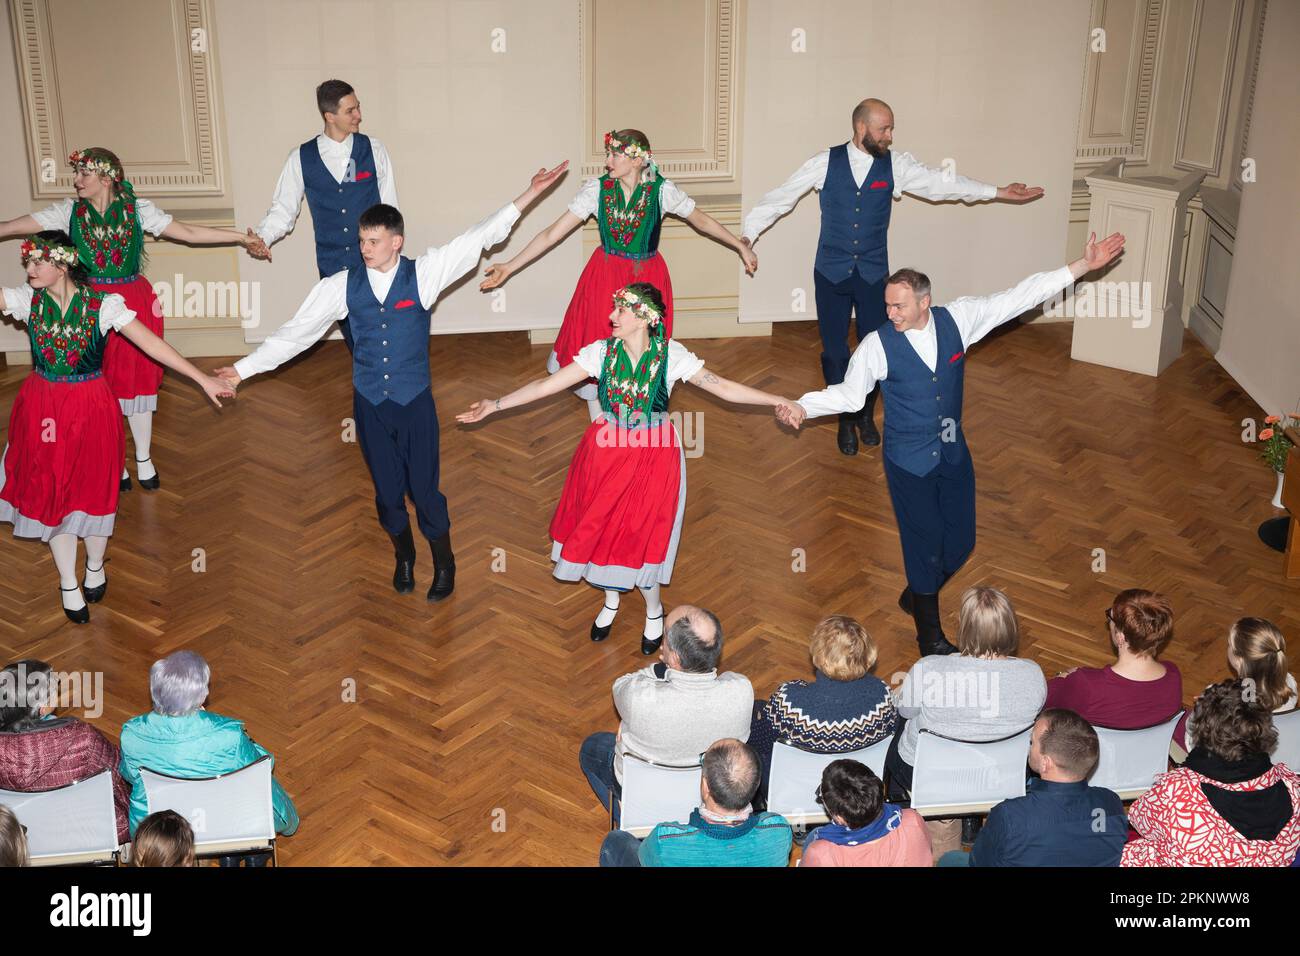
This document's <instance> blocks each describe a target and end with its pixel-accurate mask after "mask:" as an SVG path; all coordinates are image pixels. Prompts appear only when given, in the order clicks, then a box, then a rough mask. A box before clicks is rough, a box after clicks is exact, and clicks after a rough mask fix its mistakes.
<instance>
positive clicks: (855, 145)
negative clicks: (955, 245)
mask: <svg viewBox="0 0 1300 956" xmlns="http://www.w3.org/2000/svg"><path fill="white" fill-rule="evenodd" d="M893 141H894V113H893V110H891V109H890V108H889V106H888V104H886V103H884V102H883V101H881V100H877V99H865V100H863V101H862V102H861V103H859V104H858V105H857V107H855V108H854V110H853V139H852V140H851V141H849V142H847V143H841V144H840V145H839V146H832V147H830V149H825V150H822V151H821V152H820V153H818V154H817V155H816V156H814V157H812V158H811V159H810V160H808V161H807V162H806V163H804V164H803V165H802V166H800V167H799V168H798V169H797V170H795V172H794V174H793V175H792V176H791V177H790V178H789V179H787V180H786V181H785V182H784V183H782V184H781V185H780V186H778V187H777V188H776V189H774V190H772V191H771V192H769V193H768V194H767V195H765V196H764V197H763V198H762V199H760V200H759V202H758V205H757V206H755V207H754V208H753V209H751V210H750V211H749V215H748V216H746V217H745V224H744V229H743V230H742V233H741V236H742V240H743V241H745V242H747V243H749V244H751V245H752V244H753V243H754V242H755V241H757V239H758V237H759V236H760V235H761V234H762V233H763V232H764V230H766V229H767V228H768V227H769V226H770V225H772V223H774V222H776V221H777V220H778V219H780V218H781V217H782V216H784V215H785V214H786V213H788V212H789V211H790V210H791V209H793V208H794V207H795V204H796V203H797V202H799V200H800V199H801V198H802V197H803V195H804V194H805V193H806V192H808V190H809V189H810V188H811V189H816V190H818V192H819V194H820V196H819V198H820V200H821V213H822V217H821V234H820V236H819V238H818V240H817V258H816V259H815V260H814V264H813V289H814V293H815V297H816V302H817V328H818V331H819V332H820V333H821V339H822V375H823V376H824V377H825V380H826V384H827V385H837V384H839V383H840V382H842V381H844V370H845V369H846V368H847V367H848V364H849V346H848V334H849V315H850V313H851V312H852V313H853V314H854V315H856V317H857V333H858V342H859V343H861V342H863V341H864V340H865V339H866V337H867V336H868V335H870V334H871V333H872V332H874V331H875V330H876V329H878V328H880V327H881V325H883V324H884V322H885V297H884V291H885V277H886V276H887V275H889V236H888V233H889V217H890V212H891V209H892V207H893V200H894V199H895V198H896V197H897V198H901V197H902V195H903V193H911V194H913V195H915V196H920V197H922V198H924V199H932V200H955V199H960V200H964V201H967V202H979V201H983V200H989V199H1002V200H1006V201H1009V202H1018V203H1019V202H1027V201H1028V200H1031V199H1036V198H1037V197H1039V196H1041V195H1042V194H1043V190H1042V187H1040V186H1034V187H1032V188H1029V187H1026V186H1025V184H1024V183H1011V184H1010V185H1008V186H1002V187H998V186H994V185H992V184H990V183H982V182H979V181H978V180H974V179H967V178H966V177H965V176H956V175H953V174H952V173H951V172H949V171H947V170H943V169H934V168H932V167H929V166H924V165H922V164H921V163H920V162H919V161H918V160H917V159H916V158H915V157H913V156H912V154H911V153H895V152H892V151H891V150H890V148H889V147H890V145H891V144H892V143H893ZM876 394H877V393H876V392H874V391H873V392H870V393H869V394H868V395H867V396H866V398H865V401H864V402H863V404H862V406H861V407H860V408H855V409H850V410H848V411H846V412H844V413H843V414H842V415H840V421H839V429H838V431H837V433H836V444H837V445H838V447H839V450H840V451H841V452H842V453H843V454H845V455H856V454H857V453H858V436H857V434H855V433H854V428H855V427H856V428H857V432H858V434H861V436H862V442H863V444H866V445H879V444H880V433H879V432H878V431H876V424H875V421H874V415H875V409H876Z"/></svg>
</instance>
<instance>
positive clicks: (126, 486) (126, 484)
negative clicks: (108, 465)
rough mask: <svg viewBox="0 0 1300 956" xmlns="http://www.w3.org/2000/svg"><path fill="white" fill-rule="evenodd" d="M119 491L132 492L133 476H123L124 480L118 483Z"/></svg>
mask: <svg viewBox="0 0 1300 956" xmlns="http://www.w3.org/2000/svg"><path fill="white" fill-rule="evenodd" d="M117 490H118V491H130V490H131V476H130V475H123V476H122V480H121V481H120V482H118V484H117Z"/></svg>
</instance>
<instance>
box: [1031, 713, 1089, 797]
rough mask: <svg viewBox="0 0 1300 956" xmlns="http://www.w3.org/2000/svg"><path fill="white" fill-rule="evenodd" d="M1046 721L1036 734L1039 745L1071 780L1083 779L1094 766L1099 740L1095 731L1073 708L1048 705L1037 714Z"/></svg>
mask: <svg viewBox="0 0 1300 956" xmlns="http://www.w3.org/2000/svg"><path fill="white" fill-rule="evenodd" d="M1038 719H1039V720H1043V721H1046V722H1047V723H1046V726H1045V727H1044V728H1043V733H1042V735H1041V736H1040V737H1039V738H1038V749H1039V750H1041V751H1042V752H1043V754H1044V755H1046V756H1048V757H1051V758H1052V761H1053V762H1054V763H1055V764H1056V765H1057V766H1058V767H1060V768H1061V772H1062V773H1064V774H1066V775H1068V776H1069V777H1070V778H1071V779H1072V780H1084V779H1086V778H1087V776H1088V774H1090V773H1092V768H1093V767H1095V766H1097V756H1098V754H1099V753H1100V744H1098V742H1097V731H1095V730H1093V729H1092V724H1090V723H1088V722H1087V721H1086V720H1084V719H1083V718H1082V717H1080V716H1079V715H1078V714H1076V713H1075V712H1074V711H1072V710H1066V709H1065V708H1063V707H1050V708H1048V709H1047V710H1045V711H1043V712H1042V713H1041V714H1039V715H1038Z"/></svg>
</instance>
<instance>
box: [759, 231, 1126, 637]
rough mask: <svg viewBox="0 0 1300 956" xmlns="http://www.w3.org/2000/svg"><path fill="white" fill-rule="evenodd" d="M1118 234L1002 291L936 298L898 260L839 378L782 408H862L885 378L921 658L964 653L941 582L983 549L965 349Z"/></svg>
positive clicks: (889, 472)
mask: <svg viewBox="0 0 1300 956" xmlns="http://www.w3.org/2000/svg"><path fill="white" fill-rule="evenodd" d="M1123 248H1124V237H1123V236H1122V235H1120V234H1119V233H1115V234H1114V235H1112V236H1110V237H1108V238H1106V239H1104V240H1103V241H1101V242H1097V237H1096V235H1095V234H1094V235H1092V236H1090V237H1089V239H1088V244H1087V247H1086V248H1085V249H1084V254H1083V256H1082V257H1081V258H1079V259H1076V260H1075V261H1074V262H1071V263H1070V264H1069V265H1068V266H1062V267H1061V268H1059V269H1056V270H1054V271H1052V272H1040V273H1037V274H1035V275H1032V276H1030V277H1029V278H1027V279H1025V280H1024V281H1022V282H1021V283H1020V284H1018V285H1017V286H1015V287H1014V288H1012V289H1008V290H1007V291H1005V292H999V293H997V294H996V295H990V296H981V297H977V296H967V297H963V298H960V299H955V300H954V301H952V302H950V303H949V304H948V305H947V306H931V304H930V280H929V278H928V277H926V276H925V275H924V274H923V273H920V272H917V271H916V270H915V269H900V270H898V271H897V272H895V273H894V274H893V275H891V276H890V277H889V278H888V280H886V283H885V308H886V311H887V312H888V315H889V321H888V322H886V323H885V324H884V325H882V326H881V327H880V328H879V329H878V330H877V331H875V332H872V333H871V334H870V335H868V336H867V337H866V338H865V339H864V340H863V341H862V342H860V343H859V344H858V347H857V349H855V350H854V352H853V358H852V359H851V360H850V361H849V367H848V371H847V372H846V374H845V378H844V381H843V382H840V383H838V384H835V385H831V386H829V387H828V388H825V389H823V390H822V391H820V392H809V393H808V394H806V395H804V396H803V397H802V398H800V399H799V402H798V404H797V405H796V406H794V408H793V409H791V408H778V409H777V416H778V417H779V418H780V419H781V420H782V421H783V422H785V423H786V424H788V425H791V426H793V427H795V428H798V427H799V425H800V424H801V423H802V422H803V420H804V418H805V417H812V416H817V415H829V414H831V413H833V412H844V411H850V410H852V409H856V408H860V407H861V406H862V402H863V400H864V399H865V397H866V396H867V394H868V393H870V392H871V390H872V389H873V388H875V387H876V383H877V382H879V383H880V386H881V388H882V389H883V390H884V393H885V447H884V466H885V479H886V480H887V482H888V483H889V495H890V498H891V500H892V501H893V504H894V516H895V518H896V520H897V521H898V533H899V538H900V539H901V543H902V546H903V565H904V568H905V569H906V572H907V587H906V588H904V590H903V593H902V595H900V596H899V599H898V603H899V606H900V607H902V608H903V610H904V611H907V612H908V613H910V614H911V615H912V617H913V620H914V621H915V623H916V635H917V637H916V640H917V644H918V645H919V647H920V649H921V654H922V656H925V655H928V654H951V653H953V652H955V651H956V648H955V647H953V645H952V644H950V643H948V641H947V639H946V638H945V636H944V633H943V624H942V618H941V617H940V615H939V590H940V588H942V587H943V586H944V584H945V583H946V582H947V581H948V579H949V578H951V577H952V576H953V575H954V574H955V573H956V572H957V570H958V569H959V568H960V567H961V566H962V565H963V564H964V563H965V562H966V559H967V558H968V557H969V556H970V553H971V551H972V550H974V548H975V469H974V466H973V465H972V464H971V457H970V453H969V451H968V450H967V448H966V437H965V434H964V433H963V432H962V427H961V419H962V389H963V381H964V376H965V368H966V361H965V357H966V350H967V349H968V348H970V346H972V345H974V344H975V343H976V342H978V341H979V340H980V339H982V338H983V337H984V336H986V335H987V334H988V333H989V332H991V331H992V330H993V329H994V328H995V327H997V326H999V325H1001V324H1002V323H1003V322H1006V321H1007V320H1008V319H1011V318H1014V317H1015V316H1017V315H1020V314H1021V313H1022V312H1025V311H1026V310H1028V309H1031V308H1033V307H1034V306H1035V305H1038V304H1039V303H1040V302H1043V301H1045V300H1047V299H1049V298H1051V297H1052V296H1053V295H1055V294H1056V293H1058V292H1060V291H1061V290H1062V289H1064V288H1066V287H1067V286H1068V285H1070V283H1072V282H1073V281H1075V280H1076V279H1079V278H1082V277H1083V276H1084V275H1086V274H1087V273H1089V272H1094V271H1096V270H1098V269H1101V268H1102V267H1104V266H1106V265H1107V264H1109V263H1110V262H1111V261H1112V260H1113V259H1114V258H1115V257H1116V256H1118V255H1119V254H1120V252H1121V251H1122V250H1123Z"/></svg>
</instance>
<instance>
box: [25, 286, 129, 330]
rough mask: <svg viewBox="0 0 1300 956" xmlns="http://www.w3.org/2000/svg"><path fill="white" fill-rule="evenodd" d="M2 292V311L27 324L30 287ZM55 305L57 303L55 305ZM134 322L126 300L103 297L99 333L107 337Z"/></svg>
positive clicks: (116, 297) (30, 298) (117, 296)
mask: <svg viewBox="0 0 1300 956" xmlns="http://www.w3.org/2000/svg"><path fill="white" fill-rule="evenodd" d="M3 292H4V311H5V312H8V313H9V314H10V315H12V316H13V317H14V319H15V320H16V321H18V322H22V323H23V324H24V325H26V324H27V320H28V319H30V318H31V315H32V287H31V286H29V285H28V284H27V283H26V282H24V283H23V284H22V285H20V286H17V287H15V288H12V289H11V288H6V289H4V290H3ZM56 304H57V303H56ZM134 320H135V313H134V312H132V311H131V310H130V309H128V308H127V307H126V300H125V299H123V298H122V297H121V296H120V295H118V294H117V293H116V292H110V293H109V294H108V295H106V296H104V301H103V302H102V303H100V306H99V331H100V332H101V333H103V334H104V335H107V334H108V333H109V332H110V331H111V330H113V329H116V330H117V331H119V332H120V331H121V330H122V326H124V325H126V324H127V323H128V322H133V321H134Z"/></svg>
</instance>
